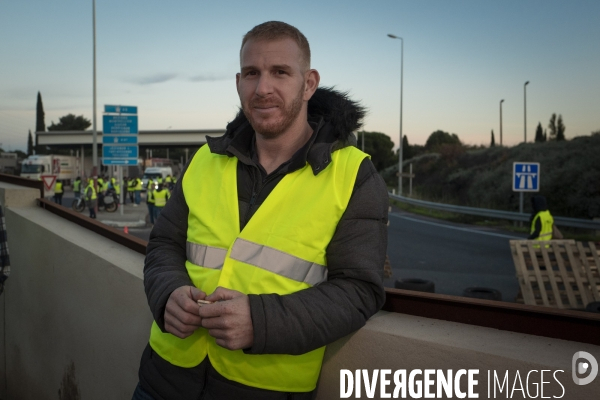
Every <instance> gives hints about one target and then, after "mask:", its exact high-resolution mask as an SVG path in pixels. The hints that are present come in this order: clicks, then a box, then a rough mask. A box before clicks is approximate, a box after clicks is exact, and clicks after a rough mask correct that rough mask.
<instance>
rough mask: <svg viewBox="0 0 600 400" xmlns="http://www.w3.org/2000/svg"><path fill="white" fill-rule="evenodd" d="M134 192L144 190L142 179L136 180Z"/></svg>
mask: <svg viewBox="0 0 600 400" xmlns="http://www.w3.org/2000/svg"><path fill="white" fill-rule="evenodd" d="M133 190H136V191H137V190H142V180H141V179H140V178H136V181H135V189H133Z"/></svg>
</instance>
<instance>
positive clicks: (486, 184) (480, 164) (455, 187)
mask: <svg viewBox="0 0 600 400" xmlns="http://www.w3.org/2000/svg"><path fill="white" fill-rule="evenodd" d="M515 161H521V162H524V161H529V162H539V163H540V166H541V171H540V188H541V190H540V194H542V195H544V196H546V198H547V199H548V204H549V207H550V211H551V212H552V213H553V214H554V215H560V216H565V217H573V218H594V217H600V135H592V136H583V137H577V138H574V139H572V140H569V141H560V142H558V141H548V142H544V143H527V144H520V145H518V146H515V147H510V148H508V147H499V146H495V147H490V148H485V149H476V150H466V149H465V148H464V147H463V146H461V145H460V144H443V145H441V146H439V147H438V153H433V154H424V155H421V156H419V157H415V158H413V159H412V160H406V161H405V162H404V165H405V167H404V171H405V172H407V171H408V167H407V165H408V164H409V163H410V162H412V163H413V172H414V173H415V175H416V178H415V179H414V181H413V191H414V192H415V193H418V196H419V197H420V198H422V199H424V200H430V201H438V202H445V203H453V204H459V205H465V206H470V207H482V208H493V209H498V210H507V211H518V209H519V194H518V193H515V192H513V191H512V170H513V162H515ZM397 171H398V168H397V166H392V167H390V168H388V169H386V170H384V171H382V173H381V175H382V176H383V178H384V179H385V180H386V182H387V184H388V185H389V186H390V187H396V185H397V182H398V178H397V176H396V172H397ZM403 186H404V193H407V188H408V179H406V178H405V179H404V185H403ZM531 196H532V194H529V193H526V194H525V211H526V212H529V210H530V209H529V205H530V197H531Z"/></svg>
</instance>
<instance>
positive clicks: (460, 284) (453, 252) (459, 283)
mask: <svg viewBox="0 0 600 400" xmlns="http://www.w3.org/2000/svg"><path fill="white" fill-rule="evenodd" d="M71 202H72V194H69V193H67V194H66V195H65V198H64V199H63V204H64V205H66V206H68V205H70V204H71ZM389 219H390V226H389V227H388V255H389V257H390V261H391V264H392V270H393V276H392V277H391V278H388V279H386V280H385V281H384V284H385V286H387V287H394V282H395V280H396V279H400V278H419V279H425V280H428V281H432V282H434V284H435V292H436V293H442V294H449V295H455V296H462V294H463V291H464V289H465V288H467V287H486V288H491V289H496V290H499V291H500V292H501V294H502V299H503V300H504V301H514V299H515V297H516V296H517V293H518V292H519V284H518V281H517V278H516V276H515V268H514V264H513V260H512V257H511V254H510V247H509V245H508V241H509V240H510V239H519V238H524V235H519V234H516V233H513V232H506V231H501V230H497V229H492V228H486V227H478V226H472V225H463V224H456V223H451V222H446V221H441V220H437V219H433V218H427V217H422V216H418V215H415V214H411V213H407V212H404V211H400V210H398V209H394V210H393V211H392V212H390V216H389ZM151 230H152V228H151V227H143V228H133V227H132V228H129V233H130V234H131V235H134V236H137V237H139V238H141V239H144V240H148V239H149V237H150V231H151Z"/></svg>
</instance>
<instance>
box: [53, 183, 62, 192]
mask: <svg viewBox="0 0 600 400" xmlns="http://www.w3.org/2000/svg"><path fill="white" fill-rule="evenodd" d="M62 192H63V184H62V182H56V183H55V184H54V193H62Z"/></svg>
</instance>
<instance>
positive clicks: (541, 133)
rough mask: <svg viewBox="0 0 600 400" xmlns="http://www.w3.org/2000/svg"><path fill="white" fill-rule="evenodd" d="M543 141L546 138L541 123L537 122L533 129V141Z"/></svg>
mask: <svg viewBox="0 0 600 400" xmlns="http://www.w3.org/2000/svg"><path fill="white" fill-rule="evenodd" d="M545 141H546V138H545V136H544V131H543V130H542V123H541V122H538V126H537V128H536V129H535V142H536V143H542V142H545Z"/></svg>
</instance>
